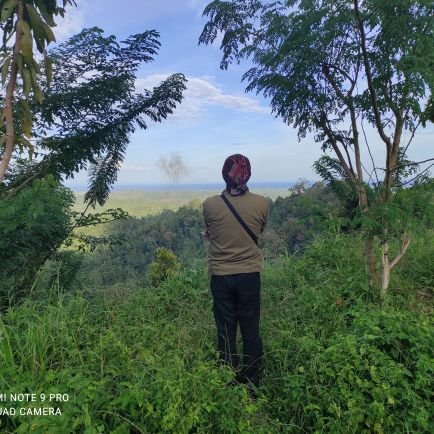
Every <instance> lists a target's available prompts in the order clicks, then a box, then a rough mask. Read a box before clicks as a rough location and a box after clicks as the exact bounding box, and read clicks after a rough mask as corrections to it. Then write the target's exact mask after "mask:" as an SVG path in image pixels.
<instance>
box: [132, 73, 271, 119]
mask: <svg viewBox="0 0 434 434" xmlns="http://www.w3.org/2000/svg"><path fill="white" fill-rule="evenodd" d="M168 75H169V74H154V75H151V76H149V77H146V78H139V79H138V80H136V89H137V90H138V91H140V90H143V89H151V88H152V87H154V86H157V85H158V84H159V83H161V82H162V81H163V80H164V79H166V78H167V77H168ZM187 79H188V82H187V90H186V91H185V92H184V99H183V101H182V103H181V105H180V106H179V107H178V108H177V109H176V111H175V114H174V116H173V117H174V118H175V119H178V120H190V121H191V120H196V119H198V118H199V117H200V115H201V114H202V113H203V112H204V111H205V110H206V108H207V106H220V107H225V108H227V109H233V110H237V111H242V112H256V113H268V112H269V110H268V109H267V108H266V107H262V106H261V105H260V103H259V101H257V100H255V99H253V98H249V97H247V96H244V95H237V94H235V95H234V94H230V93H226V92H225V91H224V90H223V89H222V88H221V87H219V86H218V85H216V84H214V83H212V81H211V78H210V77H187Z"/></svg>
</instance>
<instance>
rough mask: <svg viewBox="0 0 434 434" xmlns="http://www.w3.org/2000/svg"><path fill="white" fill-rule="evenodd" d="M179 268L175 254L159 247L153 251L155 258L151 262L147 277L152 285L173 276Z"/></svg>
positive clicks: (156, 284)
mask: <svg viewBox="0 0 434 434" xmlns="http://www.w3.org/2000/svg"><path fill="white" fill-rule="evenodd" d="M179 269H180V265H179V262H178V260H177V258H176V255H175V254H174V253H173V252H172V251H171V250H169V249H166V248H164V247H159V248H158V249H157V250H156V252H155V259H154V261H153V262H152V263H151V266H150V273H149V277H150V280H151V284H152V285H153V286H158V285H159V284H160V283H162V282H164V281H165V280H167V279H169V278H170V277H173V276H175V275H176V274H177V273H178V272H179Z"/></svg>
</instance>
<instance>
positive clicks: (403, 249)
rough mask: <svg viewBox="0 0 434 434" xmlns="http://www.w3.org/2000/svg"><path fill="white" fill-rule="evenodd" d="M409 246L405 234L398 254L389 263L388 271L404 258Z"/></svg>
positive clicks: (408, 238)
mask: <svg viewBox="0 0 434 434" xmlns="http://www.w3.org/2000/svg"><path fill="white" fill-rule="evenodd" d="M409 245H410V237H409V235H408V234H407V233H405V234H404V239H403V241H402V244H401V247H400V249H399V253H398V255H397V256H396V258H395V259H394V260H393V261H392V262H391V263H390V266H389V267H390V270H391V269H392V268H393V267H394V266H395V265H396V264H397V263H398V262H399V261H400V260H401V258H402V257H403V256H404V254H405V252H406V250H407V249H408V246H409Z"/></svg>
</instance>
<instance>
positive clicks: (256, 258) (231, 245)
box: [202, 191, 270, 275]
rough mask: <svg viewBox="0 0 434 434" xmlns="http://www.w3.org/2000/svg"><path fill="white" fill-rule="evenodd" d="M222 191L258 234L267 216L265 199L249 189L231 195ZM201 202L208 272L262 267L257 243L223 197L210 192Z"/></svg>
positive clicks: (222, 273)
mask: <svg viewBox="0 0 434 434" xmlns="http://www.w3.org/2000/svg"><path fill="white" fill-rule="evenodd" d="M224 194H225V196H226V197H227V198H228V199H229V201H230V202H231V204H232V206H233V207H234V208H235V209H236V210H237V212H238V214H239V215H240V216H241V218H242V219H243V220H244V221H245V223H246V224H247V226H248V227H249V228H250V229H251V230H252V231H253V233H254V234H255V235H256V236H259V235H260V234H261V233H262V231H263V230H264V227H265V224H266V223H267V220H268V213H269V208H270V205H269V202H268V200H267V199H266V198H265V197H263V196H260V195H258V194H254V193H250V192H247V193H245V194H244V195H242V196H231V195H230V194H229V193H228V192H226V191H225V192H224ZM202 206H203V215H204V218H205V224H206V226H207V228H208V231H209V247H208V269H209V272H210V273H211V274H215V275H226V274H238V273H254V272H257V271H262V266H263V258H262V253H261V251H260V249H259V247H258V246H257V245H256V244H255V242H254V241H253V240H252V239H251V238H250V236H249V234H248V233H247V232H246V231H245V230H244V228H243V227H242V226H241V225H240V223H239V221H238V220H237V219H236V218H235V216H234V215H233V214H232V211H231V210H230V209H229V208H228V206H227V205H226V204H225V202H224V201H223V199H222V198H221V197H220V196H219V195H218V196H212V197H209V198H208V199H206V200H205V201H204V202H203V205H202Z"/></svg>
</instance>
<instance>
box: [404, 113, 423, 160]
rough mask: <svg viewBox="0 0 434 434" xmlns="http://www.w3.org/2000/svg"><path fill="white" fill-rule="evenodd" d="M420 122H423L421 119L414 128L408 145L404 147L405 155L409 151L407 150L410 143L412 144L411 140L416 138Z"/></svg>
mask: <svg viewBox="0 0 434 434" xmlns="http://www.w3.org/2000/svg"><path fill="white" fill-rule="evenodd" d="M420 123H421V121H420V120H419V122H418V123H417V125H416V126H415V128H414V129H413V130H412V132H411V137H410V140H409V141H408V143H407V145H406V147H405V148H404V152H403V155H405V154H406V153H407V150H408V148H409V147H410V144H411V142H412V141H413V139H414V135H415V134H416V130H417V129H418V128H419V125H420Z"/></svg>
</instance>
